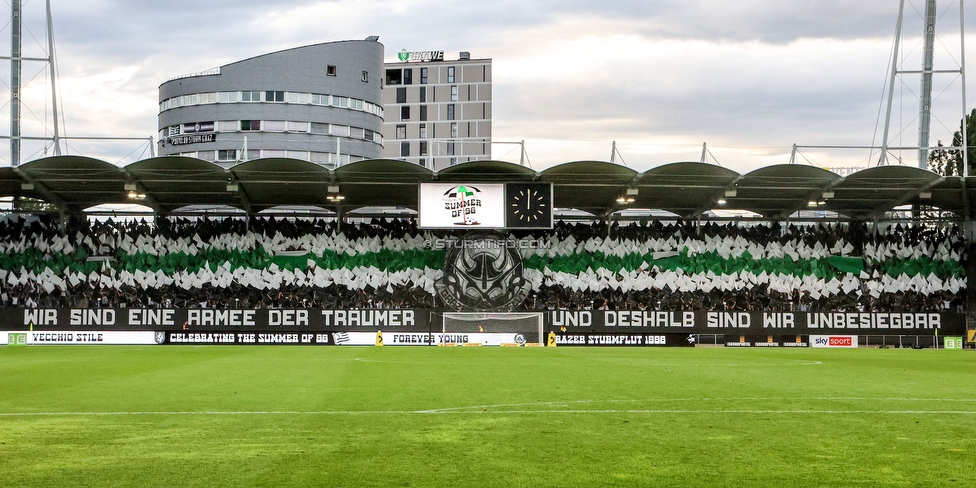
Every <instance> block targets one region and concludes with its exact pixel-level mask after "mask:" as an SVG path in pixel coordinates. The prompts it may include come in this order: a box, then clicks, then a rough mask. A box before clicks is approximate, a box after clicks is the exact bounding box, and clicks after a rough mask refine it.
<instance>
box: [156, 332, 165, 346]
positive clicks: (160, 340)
mask: <svg viewBox="0 0 976 488" xmlns="http://www.w3.org/2000/svg"><path fill="white" fill-rule="evenodd" d="M153 338H154V339H156V344H165V343H166V333H165V332H156V333H155V334H154V337H153Z"/></svg>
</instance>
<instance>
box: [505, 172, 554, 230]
mask: <svg viewBox="0 0 976 488" xmlns="http://www.w3.org/2000/svg"><path fill="white" fill-rule="evenodd" d="M506 196H507V198H506V206H507V208H506V212H505V214H506V217H507V218H506V222H505V224H506V227H534V228H550V227H552V186H550V185H549V184H547V183H522V184H514V183H510V184H509V185H507V188H506Z"/></svg>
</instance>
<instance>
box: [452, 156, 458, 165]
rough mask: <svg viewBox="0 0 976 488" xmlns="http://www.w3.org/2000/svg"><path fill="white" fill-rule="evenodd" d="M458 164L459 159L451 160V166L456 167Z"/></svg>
mask: <svg viewBox="0 0 976 488" xmlns="http://www.w3.org/2000/svg"><path fill="white" fill-rule="evenodd" d="M457 163H458V159H457V158H451V166H454V165H456V164H457Z"/></svg>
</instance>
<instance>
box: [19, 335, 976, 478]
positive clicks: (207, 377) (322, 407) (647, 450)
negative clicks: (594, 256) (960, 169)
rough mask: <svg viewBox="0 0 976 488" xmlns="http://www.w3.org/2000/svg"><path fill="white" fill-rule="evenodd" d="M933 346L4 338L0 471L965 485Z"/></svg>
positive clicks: (954, 366) (959, 368) (971, 425)
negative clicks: (378, 344)
mask: <svg viewBox="0 0 976 488" xmlns="http://www.w3.org/2000/svg"><path fill="white" fill-rule="evenodd" d="M974 364H976V356H974V355H973V354H972V353H970V352H967V351H963V352H950V351H942V350H920V351H919V350H906V349H895V350H878V349H859V350H820V349H803V350H758V349H757V350H740V349H722V348H717V349H711V348H693V349H692V348H689V349H684V348H673V349H672V348H646V349H638V348H634V349H628V348H601V349H595V348H575V349H574V348H565V347H560V348H524V349H519V348H435V347H429V348H425V347H403V348H395V347H385V348H373V347H360V348H356V347H319V348H315V347H253V346H243V347H235V346H203V347H193V346H186V347H182V346H170V347H162V346H157V347H151V346H147V347H140V346H120V347H114V346H98V347H77V346H76V347H53V346H51V347H0V486H4V487H6V486H45V487H46V486H166V487H171V486H207V487H217V486H276V487H277V486H418V487H419V486H423V487H427V486H451V487H456V486H504V487H509V488H510V487H519V486H531V487H536V486H653V485H660V486H698V485H707V486H736V487H739V486H770V485H781V486H976V374H974V373H976V368H974Z"/></svg>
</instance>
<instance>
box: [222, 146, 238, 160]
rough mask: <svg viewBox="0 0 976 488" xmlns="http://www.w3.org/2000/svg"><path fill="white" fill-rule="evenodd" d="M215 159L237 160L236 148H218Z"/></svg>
mask: <svg viewBox="0 0 976 488" xmlns="http://www.w3.org/2000/svg"><path fill="white" fill-rule="evenodd" d="M217 161H237V149H221V150H218V151H217Z"/></svg>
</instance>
